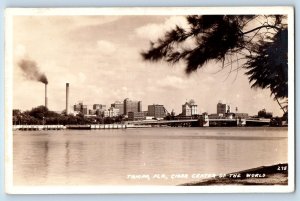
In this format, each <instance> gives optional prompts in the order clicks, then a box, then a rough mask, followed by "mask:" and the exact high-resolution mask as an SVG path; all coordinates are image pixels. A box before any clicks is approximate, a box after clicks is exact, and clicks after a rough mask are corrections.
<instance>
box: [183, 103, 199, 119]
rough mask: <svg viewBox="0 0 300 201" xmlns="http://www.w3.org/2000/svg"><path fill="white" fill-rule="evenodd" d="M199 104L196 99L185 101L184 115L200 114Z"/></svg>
mask: <svg viewBox="0 0 300 201" xmlns="http://www.w3.org/2000/svg"><path fill="white" fill-rule="evenodd" d="M198 114H199V113H198V106H197V105H196V104H195V101H194V100H190V101H189V102H185V104H183V105H182V115H183V116H192V115H198Z"/></svg>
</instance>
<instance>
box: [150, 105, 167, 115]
mask: <svg viewBox="0 0 300 201" xmlns="http://www.w3.org/2000/svg"><path fill="white" fill-rule="evenodd" d="M147 115H148V116H153V117H154V118H164V117H165V116H166V110H165V107H164V106H163V105H158V104H153V105H148V114H147Z"/></svg>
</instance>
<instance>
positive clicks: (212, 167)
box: [13, 128, 288, 185]
mask: <svg viewBox="0 0 300 201" xmlns="http://www.w3.org/2000/svg"><path fill="white" fill-rule="evenodd" d="M13 146H14V148H13V151H14V153H13V154H14V182H15V184H16V185H58V184H62V185H76V184H80V185H85V184H86V185H136V184H140V185H144V184H145V185H152V184H154V185H176V184H181V183H186V182H190V181H195V180H199V179H197V178H192V175H195V174H212V173H230V172H233V171H238V170H243V169H248V168H252V167H257V166H261V165H270V164H275V163H280V162H287V160H288V157H287V128H144V129H125V130H122V129H114V130H91V131H90V130H84V131H82V130H81V131H80V130H78V131H77V130H63V131H18V132H14V143H13ZM155 174H160V175H156V176H154V175H155ZM162 174H165V176H166V177H164V176H163V175H162ZM174 174H176V175H178V174H187V175H188V176H187V177H186V175H185V176H183V177H184V178H176V179H175V178H174ZM141 175H143V178H142V179H133V178H134V177H133V176H141ZM148 176H149V177H150V179H148V178H147V177H148ZM153 176H154V177H155V178H153ZM157 176H158V177H157ZM177 177H178V176H177Z"/></svg>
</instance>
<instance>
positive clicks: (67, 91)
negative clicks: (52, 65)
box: [66, 83, 69, 114]
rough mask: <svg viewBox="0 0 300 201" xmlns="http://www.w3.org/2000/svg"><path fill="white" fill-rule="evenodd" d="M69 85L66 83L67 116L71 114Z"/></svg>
mask: <svg viewBox="0 0 300 201" xmlns="http://www.w3.org/2000/svg"><path fill="white" fill-rule="evenodd" d="M68 108H69V83H66V114H69V110H68Z"/></svg>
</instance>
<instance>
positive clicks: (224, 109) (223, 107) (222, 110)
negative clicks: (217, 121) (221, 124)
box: [217, 101, 231, 116]
mask: <svg viewBox="0 0 300 201" xmlns="http://www.w3.org/2000/svg"><path fill="white" fill-rule="evenodd" d="M230 112H231V106H230V105H229V104H226V103H222V102H221V101H220V102H219V103H218V104H217V114H222V115H223V116H225V114H226V113H230Z"/></svg>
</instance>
